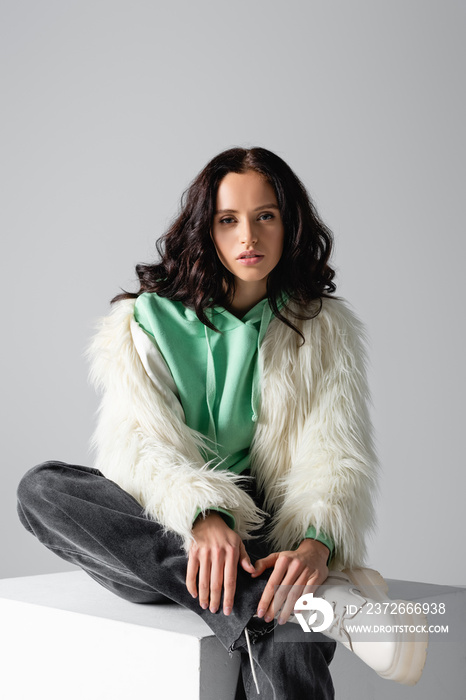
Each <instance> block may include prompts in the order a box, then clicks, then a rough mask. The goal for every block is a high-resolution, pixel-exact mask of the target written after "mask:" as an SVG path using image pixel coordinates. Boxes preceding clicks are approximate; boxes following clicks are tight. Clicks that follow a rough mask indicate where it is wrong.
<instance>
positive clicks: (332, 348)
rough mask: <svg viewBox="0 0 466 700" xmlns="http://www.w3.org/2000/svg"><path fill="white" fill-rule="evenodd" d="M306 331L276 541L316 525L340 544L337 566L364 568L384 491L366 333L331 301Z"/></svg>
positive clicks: (296, 537) (343, 306)
mask: <svg viewBox="0 0 466 700" xmlns="http://www.w3.org/2000/svg"><path fill="white" fill-rule="evenodd" d="M302 329H303V331H304V332H305V336H306V342H305V343H304V345H302V346H301V347H300V348H299V350H298V351H297V353H296V354H297V361H296V366H295V367H294V368H293V370H292V375H293V376H292V378H291V379H290V384H291V383H292V381H293V379H294V381H296V382H297V383H298V388H297V389H296V391H295V401H294V405H293V409H292V418H293V426H289V427H288V433H287V434H288V438H289V445H290V448H289V451H288V453H287V462H288V464H285V467H286V474H283V475H280V477H279V478H278V479H277V481H276V491H277V492H278V493H280V497H279V498H278V499H277V503H278V513H277V518H276V521H275V526H274V529H273V531H272V533H271V534H272V539H273V541H274V542H275V544H276V545H277V546H278V547H279V548H280V549H283V548H289V547H290V542H291V543H296V542H299V541H301V539H302V533H303V532H304V530H305V529H306V527H308V525H309V523H312V524H313V525H314V526H315V528H316V530H317V531H318V532H319V531H320V530H322V531H323V532H324V533H326V534H327V535H329V536H330V537H331V538H332V539H333V541H334V543H335V556H334V559H333V561H332V565H331V566H332V568H337V569H341V568H346V567H354V566H361V565H362V564H363V563H364V558H365V551H366V547H365V537H366V535H367V533H368V531H369V530H370V529H371V528H372V527H373V525H374V498H375V495H376V490H377V489H376V471H377V458H376V454H375V449H374V444H373V435H372V425H371V419H370V415H369V409H368V405H369V402H370V397H369V389H368V384H367V378H366V333H365V330H364V327H363V325H362V323H361V322H360V321H359V319H358V318H357V317H356V315H355V314H354V313H353V311H352V310H351V309H350V307H349V305H348V304H347V302H344V301H343V300H341V299H324V300H323V307H322V310H321V312H320V313H319V315H318V316H317V317H316V318H315V319H312V320H310V321H306V322H304V323H303V326H302ZM282 382H283V373H282ZM295 386H296V385H295ZM284 462H285V460H284V459H283V460H282V463H284Z"/></svg>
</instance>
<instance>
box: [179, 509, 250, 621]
mask: <svg viewBox="0 0 466 700" xmlns="http://www.w3.org/2000/svg"><path fill="white" fill-rule="evenodd" d="M192 532H193V535H194V537H195V540H196V541H195V542H193V543H192V545H191V548H190V550H189V555H188V556H189V558H188V569H187V573H186V588H187V589H188V591H189V592H190V593H191V595H192V596H193V598H196V596H197V587H196V579H197V575H198V573H199V586H198V588H199V603H200V605H201V607H202V608H204V610H205V609H206V608H207V607H209V609H210V611H211V612H213V613H214V612H217V610H218V608H219V605H220V598H221V595H222V588H224V589H225V591H224V595H223V612H224V614H225V615H229V614H230V613H231V610H232V608H233V601H234V597H235V590H236V571H237V567H238V561H240V562H241V566H242V567H243V569H244V570H245V571H247V572H248V573H250V574H253V573H254V571H255V569H254V566H253V565H252V564H251V560H250V558H249V555H248V553H247V552H246V548H245V546H244V543H243V542H242V540H241V538H240V537H239V535H237V533H236V532H235V531H234V530H232V529H231V528H230V527H228V525H227V524H226V522H225V521H224V520H223V518H222V517H221V516H220V515H219V514H218V513H216V512H215V511H211V512H210V513H209V514H208V515H207V516H206V517H205V518H203V517H202V516H200V517H199V518H198V519H197V520H196V522H195V523H194V526H193V529H192ZM209 601H210V605H209Z"/></svg>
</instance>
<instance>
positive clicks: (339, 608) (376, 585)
mask: <svg viewBox="0 0 466 700" xmlns="http://www.w3.org/2000/svg"><path fill="white" fill-rule="evenodd" d="M387 591H388V584H387V582H386V581H385V579H384V578H382V576H381V575H380V574H379V573H378V572H377V571H374V570H373V569H362V568H361V569H345V570H344V571H331V572H330V574H329V576H328V578H327V579H326V580H325V582H324V583H323V584H322V585H321V586H319V587H318V588H317V589H316V591H315V593H314V596H315V599H316V605H315V608H314V609H319V606H318V604H317V601H318V599H319V598H322V599H324V600H326V601H327V602H328V603H329V604H330V605H331V607H332V609H333V614H334V619H333V622H332V623H331V625H330V627H328V628H327V629H322V630H321V631H322V634H325V635H326V636H327V637H330V638H331V639H334V640H336V641H338V642H341V643H342V644H343V645H344V646H345V647H346V648H347V649H350V650H351V651H353V652H354V653H355V654H356V655H357V656H359V658H360V659H362V661H364V662H365V663H366V664H367V665H368V666H370V667H371V668H373V669H374V671H376V672H377V673H378V674H379V676H382V678H387V679H389V680H394V681H397V682H398V683H403V684H405V685H414V684H415V683H417V681H418V680H419V678H420V677H421V673H422V669H423V668H424V664H425V661H426V655H427V643H428V632H427V618H426V616H425V615H424V613H422V612H414V610H413V608H414V604H413V603H412V602H411V603H408V602H407V601H401V600H397V601H392V600H391V599H390V598H388V596H387ZM312 599H313V594H305V595H303V596H301V598H300V599H299V600H298V601H297V603H296V605H295V617H291V618H290V621H292V622H297V623H298V624H301V626H303V621H304V620H303V616H302V614H300V613H299V612H297V611H298V610H302V611H303V613H305V612H306V605H307V604H310V605H311V607H312ZM407 609H408V610H409V612H407V611H406V610H407ZM296 615H298V619H297V618H296ZM304 624H305V623H304ZM311 624H312V623H311ZM357 625H365V626H367V627H370V628H371V630H373V629H374V626H377V630H378V632H375V631H363V630H360V631H357V630H352V629H351V627H352V626H357ZM382 627H383V629H381V628H382ZM361 640H364V641H361Z"/></svg>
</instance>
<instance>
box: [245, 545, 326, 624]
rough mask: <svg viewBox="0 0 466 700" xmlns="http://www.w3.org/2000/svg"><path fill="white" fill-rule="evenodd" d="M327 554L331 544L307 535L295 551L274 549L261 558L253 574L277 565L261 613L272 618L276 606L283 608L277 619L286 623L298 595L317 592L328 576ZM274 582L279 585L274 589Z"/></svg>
mask: <svg viewBox="0 0 466 700" xmlns="http://www.w3.org/2000/svg"><path fill="white" fill-rule="evenodd" d="M328 554H329V550H328V547H326V546H325V545H324V544H323V543H322V542H318V541H317V540H312V539H306V540H303V541H302V542H301V544H300V545H299V547H298V548H297V549H296V550H294V551H291V552H274V553H273V554H269V555H268V556H267V557H265V558H264V559H258V560H257V561H256V566H255V573H254V574H253V576H259V575H260V574H261V573H262V572H263V571H264V570H265V569H268V568H269V567H271V566H273V567H274V570H273V572H272V573H271V574H270V578H269V580H268V581H267V585H266V587H265V589H264V592H263V593H262V597H261V599H260V601H259V605H258V606H257V614H258V616H259V617H264V618H265V620H266V621H267V622H269V621H270V620H273V618H274V617H275V613H274V610H275V611H276V612H278V611H279V610H280V609H281V612H280V617H279V618H278V622H279V624H284V623H285V622H286V621H287V620H288V618H289V617H290V615H291V614H292V613H293V609H294V604H295V603H296V601H297V600H298V598H299V597H300V596H302V595H303V594H304V593H310V592H314V590H315V588H316V586H320V584H321V583H323V582H324V581H325V579H326V578H327V576H328V568H327V559H328ZM275 586H279V588H277V589H275ZM291 587H293V588H291ZM282 606H283V607H282Z"/></svg>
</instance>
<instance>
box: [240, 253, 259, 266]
mask: <svg viewBox="0 0 466 700" xmlns="http://www.w3.org/2000/svg"><path fill="white" fill-rule="evenodd" d="M263 259H264V256H263V255H253V256H252V257H249V256H248V257H243V258H238V262H239V263H241V265H247V266H249V265H257V263H260V261H261V260H263Z"/></svg>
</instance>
